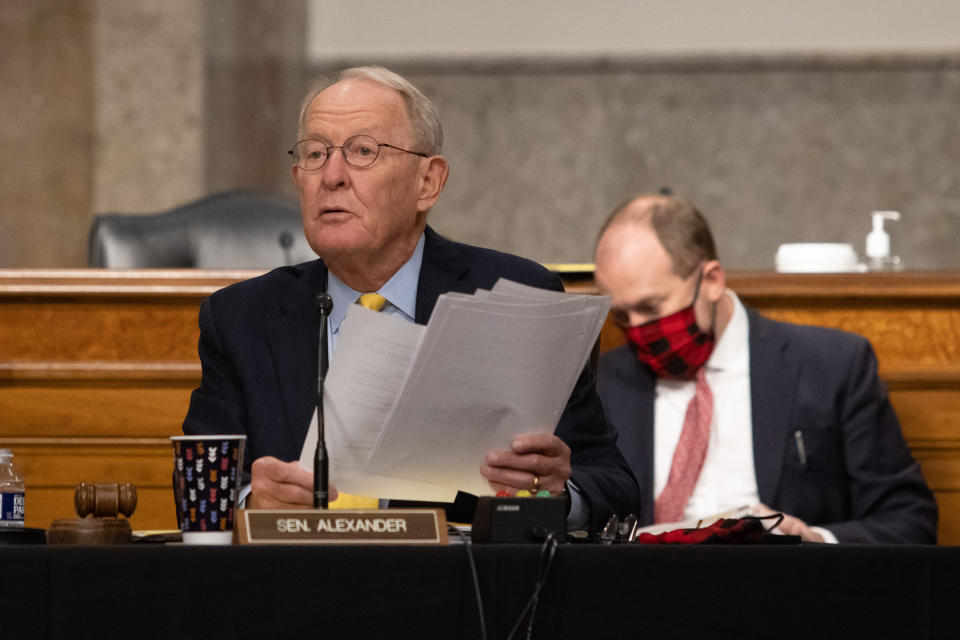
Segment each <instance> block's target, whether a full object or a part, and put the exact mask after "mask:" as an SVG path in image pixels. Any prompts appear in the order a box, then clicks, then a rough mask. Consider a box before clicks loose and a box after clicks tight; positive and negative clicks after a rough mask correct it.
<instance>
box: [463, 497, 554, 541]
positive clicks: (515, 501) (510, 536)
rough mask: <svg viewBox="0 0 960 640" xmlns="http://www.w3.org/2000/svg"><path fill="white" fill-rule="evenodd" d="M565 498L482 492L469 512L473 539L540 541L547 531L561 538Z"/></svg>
mask: <svg viewBox="0 0 960 640" xmlns="http://www.w3.org/2000/svg"><path fill="white" fill-rule="evenodd" d="M567 504H568V501H567V498H566V497H559V498H536V497H530V498H512V497H511V498H508V497H493V496H483V497H481V498H480V499H479V500H478V501H477V510H476V512H475V514H474V516H473V531H472V536H471V537H472V538H473V541H474V542H542V541H543V540H544V538H546V537H547V534H548V533H553V534H554V537H555V538H556V539H557V540H563V539H565V537H566V532H567Z"/></svg>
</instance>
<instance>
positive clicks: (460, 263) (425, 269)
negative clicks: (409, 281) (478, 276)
mask: <svg viewBox="0 0 960 640" xmlns="http://www.w3.org/2000/svg"><path fill="white" fill-rule="evenodd" d="M424 233H425V235H426V238H425V240H424V246H423V262H421V264H420V280H419V281H418V283H417V306H416V316H415V318H414V321H415V322H417V323H418V324H426V323H427V321H428V320H430V314H431V313H433V307H434V305H436V303H437V298H438V297H439V296H440V294H441V293H446V292H447V291H461V292H463V293H473V292H474V290H475V289H476V287H475V286H471V281H470V279H469V277H468V276H469V270H470V267H469V265H468V264H467V262H466V260H464V259H463V257H462V256H461V255H460V253H459V252H458V251H457V249H456V246H455V245H454V243H452V242H450V241H449V240H447V239H446V238H443V237H442V236H440V235H439V234H438V233H437V232H435V231H434V230H433V229H431V228H430V227H427V228H426V230H425V231H424Z"/></svg>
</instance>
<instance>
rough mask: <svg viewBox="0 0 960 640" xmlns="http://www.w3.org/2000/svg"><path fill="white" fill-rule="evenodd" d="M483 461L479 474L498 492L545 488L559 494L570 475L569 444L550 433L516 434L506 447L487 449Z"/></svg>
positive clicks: (511, 492) (534, 491)
mask: <svg viewBox="0 0 960 640" xmlns="http://www.w3.org/2000/svg"><path fill="white" fill-rule="evenodd" d="M484 462H485V464H484V465H483V466H482V467H480V474H481V475H482V476H483V477H484V478H486V479H487V482H489V483H490V486H491V487H492V488H493V490H494V491H497V492H500V491H507V492H509V493H510V494H514V493H516V492H517V491H520V490H522V489H526V490H527V491H530V492H531V493H536V492H537V491H541V490H543V489H546V490H547V491H549V492H550V493H552V494H558V493H561V492H562V491H563V490H564V489H565V488H566V486H567V479H568V478H569V477H570V447H568V446H567V445H566V444H565V443H564V442H563V440H561V439H560V438H558V437H557V436H555V435H553V434H552V433H528V434H525V435H521V436H517V437H516V438H515V439H514V441H513V442H512V443H511V444H510V448H509V449H493V450H491V451H488V452H487V457H486V459H485V461H484Z"/></svg>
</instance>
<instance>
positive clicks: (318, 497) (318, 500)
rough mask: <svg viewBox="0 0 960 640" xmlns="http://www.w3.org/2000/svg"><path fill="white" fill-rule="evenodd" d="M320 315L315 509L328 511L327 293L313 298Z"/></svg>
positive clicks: (330, 304) (329, 303)
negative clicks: (325, 413)
mask: <svg viewBox="0 0 960 640" xmlns="http://www.w3.org/2000/svg"><path fill="white" fill-rule="evenodd" d="M313 303H314V305H316V307H317V313H319V314H320V339H319V340H318V341H317V342H318V343H319V345H320V346H319V348H318V349H317V448H316V450H315V451H314V453H313V508H314V509H326V508H327V506H328V505H329V497H330V478H329V474H330V459H329V458H327V443H326V442H325V439H324V434H323V379H324V378H325V377H326V375H327V350H326V346H327V316H329V315H330V311H332V310H333V299H332V298H331V297H330V294H329V293H327V292H326V291H321V292H320V293H318V294H317V295H316V296H314V298H313Z"/></svg>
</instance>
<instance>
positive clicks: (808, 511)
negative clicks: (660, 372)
mask: <svg viewBox="0 0 960 640" xmlns="http://www.w3.org/2000/svg"><path fill="white" fill-rule="evenodd" d="M748 317H749V326H750V329H749V332H750V339H749V343H750V395H751V405H752V414H753V456H754V466H755V472H756V477H757V488H758V490H759V493H760V500H761V501H762V502H764V503H765V504H767V505H768V506H769V507H771V508H772V509H775V510H778V511H782V512H783V513H786V514H790V515H793V516H796V517H798V518H800V519H801V520H804V521H805V522H807V524H810V525H818V526H822V527H825V528H827V529H829V530H830V531H831V532H832V533H833V534H834V535H836V536H837V539H838V540H839V541H841V542H910V543H932V542H936V529H937V507H936V503H935V502H934V500H933V496H932V494H931V493H930V490H929V489H928V488H927V485H926V483H925V482H924V479H923V476H922V474H921V472H920V468H919V466H918V465H917V463H916V462H915V461H914V460H913V459H912V458H911V456H910V452H909V450H908V449H907V446H906V443H905V442H904V439H903V435H902V434H901V432H900V423H899V422H898V421H897V417H896V415H895V414H894V412H893V408H892V407H891V406H890V401H889V399H888V398H887V393H886V389H885V388H884V385H883V383H882V382H881V381H880V379H879V377H878V375H877V360H876V356H875V355H874V353H873V349H872V348H871V347H870V343H869V342H868V341H867V340H866V339H864V338H862V337H860V336H857V335H854V334H850V333H845V332H842V331H837V330H833V329H824V328H821V327H807V326H799V325H793V324H787V323H782V322H775V321H773V320H769V319H767V318H764V317H763V316H761V315H760V314H758V313H756V312H755V311H752V310H748ZM598 387H599V392H600V397H601V399H602V400H603V404H604V408H605V410H606V413H607V417H608V419H609V421H610V423H611V424H612V425H613V427H614V430H615V431H617V432H618V435H619V439H618V443H617V444H618V446H619V447H620V449H621V451H623V454H624V457H625V458H626V459H627V462H628V464H629V465H630V468H631V469H633V472H634V474H635V475H636V477H637V480H638V482H639V483H640V487H641V491H643V492H644V495H645V496H648V499H647V500H646V501H645V505H644V511H643V518H641V520H642V521H643V523H644V524H650V523H651V522H652V521H653V498H654V497H655V496H653V495H652V494H653V438H654V434H653V424H654V423H653V412H654V394H655V389H656V379H655V378H654V377H653V375H652V373H651V372H650V370H649V369H648V368H647V367H646V366H644V365H642V364H641V363H640V362H639V361H638V360H637V359H636V357H635V356H634V354H633V352H632V351H631V350H630V349H629V347H621V348H619V349H615V350H613V351H611V352H608V353H606V354H604V355H603V356H601V359H600V372H599V382H598ZM797 431H799V432H800V433H801V434H802V440H803V443H804V448H805V450H806V462H805V463H803V462H801V458H802V456H801V455H800V453H799V451H798V447H797V440H796V436H795V432H797Z"/></svg>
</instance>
